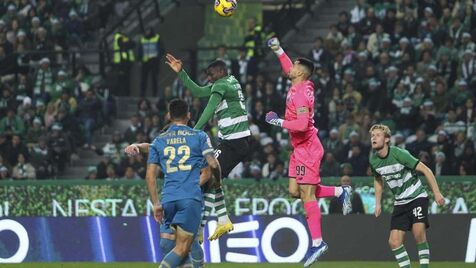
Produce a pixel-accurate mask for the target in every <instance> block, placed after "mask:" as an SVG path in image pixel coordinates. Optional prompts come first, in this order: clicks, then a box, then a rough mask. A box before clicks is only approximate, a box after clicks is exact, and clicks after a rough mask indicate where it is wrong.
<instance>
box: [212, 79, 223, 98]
mask: <svg viewBox="0 0 476 268" xmlns="http://www.w3.org/2000/svg"><path fill="white" fill-rule="evenodd" d="M226 88H227V85H224V84H223V83H222V82H220V83H218V84H217V83H215V84H213V86H212V94H213V93H218V94H220V96H222V97H223V96H224V95H225V92H226Z"/></svg>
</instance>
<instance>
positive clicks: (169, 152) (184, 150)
mask: <svg viewBox="0 0 476 268" xmlns="http://www.w3.org/2000/svg"><path fill="white" fill-rule="evenodd" d="M164 155H165V156H167V157H168V158H169V159H167V162H166V163H165V165H166V167H167V170H166V171H167V173H174V172H177V171H179V170H180V171H187V170H191V169H192V166H191V165H185V162H186V161H187V160H188V159H189V158H190V147H188V146H187V145H182V146H180V147H178V149H177V150H176V149H175V147H172V146H167V147H165V148H164ZM177 155H181V156H182V157H181V158H180V160H179V161H178V166H172V162H173V161H174V159H175V157H176V156H177Z"/></svg>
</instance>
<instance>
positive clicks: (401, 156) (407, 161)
mask: <svg viewBox="0 0 476 268" xmlns="http://www.w3.org/2000/svg"><path fill="white" fill-rule="evenodd" d="M395 156H396V158H397V160H398V161H399V162H400V163H401V164H402V165H404V166H405V167H407V168H409V169H411V170H415V169H416V166H417V165H418V163H419V162H420V161H419V160H418V159H416V158H415V157H414V156H413V155H411V154H410V153H409V152H408V151H407V150H404V149H397V151H396V152H395Z"/></svg>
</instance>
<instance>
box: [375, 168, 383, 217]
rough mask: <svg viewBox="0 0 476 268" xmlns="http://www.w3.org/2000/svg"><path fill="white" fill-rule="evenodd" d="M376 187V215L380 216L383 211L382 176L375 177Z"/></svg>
mask: <svg viewBox="0 0 476 268" xmlns="http://www.w3.org/2000/svg"><path fill="white" fill-rule="evenodd" d="M374 189H375V212H374V214H375V217H378V216H380V214H381V213H382V192H383V181H382V177H380V176H376V177H374Z"/></svg>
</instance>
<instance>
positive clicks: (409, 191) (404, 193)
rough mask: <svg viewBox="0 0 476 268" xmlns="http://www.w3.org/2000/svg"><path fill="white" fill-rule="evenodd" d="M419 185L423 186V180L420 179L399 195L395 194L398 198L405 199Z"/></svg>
mask: <svg viewBox="0 0 476 268" xmlns="http://www.w3.org/2000/svg"><path fill="white" fill-rule="evenodd" d="M419 187H421V181H420V180H418V181H417V183H415V184H413V185H412V186H410V187H408V188H407V189H405V191H403V192H402V193H401V194H399V195H398V196H395V198H396V199H403V198H406V197H409V196H410V195H411V194H413V193H414V192H415V191H416V190H417V189H418V188H419Z"/></svg>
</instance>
